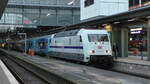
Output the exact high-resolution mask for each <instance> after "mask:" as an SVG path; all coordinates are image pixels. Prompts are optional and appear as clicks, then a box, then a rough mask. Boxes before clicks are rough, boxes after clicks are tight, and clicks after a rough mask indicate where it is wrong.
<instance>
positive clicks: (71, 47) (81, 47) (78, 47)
mask: <svg viewBox="0 0 150 84" xmlns="http://www.w3.org/2000/svg"><path fill="white" fill-rule="evenodd" d="M49 47H50V48H66V49H83V46H49Z"/></svg>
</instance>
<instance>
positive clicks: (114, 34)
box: [111, 26, 121, 57]
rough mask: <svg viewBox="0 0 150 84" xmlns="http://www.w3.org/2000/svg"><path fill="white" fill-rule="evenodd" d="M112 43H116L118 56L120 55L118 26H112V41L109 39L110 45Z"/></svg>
mask: <svg viewBox="0 0 150 84" xmlns="http://www.w3.org/2000/svg"><path fill="white" fill-rule="evenodd" d="M114 43H116V44H117V46H118V48H119V53H118V56H119V57H121V31H120V28H119V27H117V26H113V27H112V41H111V44H112V47H113V44H114Z"/></svg>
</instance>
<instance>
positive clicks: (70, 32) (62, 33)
mask: <svg viewBox="0 0 150 84" xmlns="http://www.w3.org/2000/svg"><path fill="white" fill-rule="evenodd" d="M79 31H80V29H76V30H71V31H63V32H59V33H56V34H55V36H54V38H56V37H66V36H75V35H77V34H78V32H79Z"/></svg>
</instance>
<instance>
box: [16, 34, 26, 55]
mask: <svg viewBox="0 0 150 84" xmlns="http://www.w3.org/2000/svg"><path fill="white" fill-rule="evenodd" d="M18 35H24V36H25V38H24V40H25V48H24V52H25V54H26V53H27V50H26V49H27V33H18Z"/></svg>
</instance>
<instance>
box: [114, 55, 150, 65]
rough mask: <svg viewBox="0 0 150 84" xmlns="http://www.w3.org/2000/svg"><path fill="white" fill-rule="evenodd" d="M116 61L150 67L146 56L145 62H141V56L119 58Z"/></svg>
mask: <svg viewBox="0 0 150 84" xmlns="http://www.w3.org/2000/svg"><path fill="white" fill-rule="evenodd" d="M116 61H119V62H127V63H134V64H141V65H148V66H150V61H147V57H146V56H144V57H143V60H141V56H128V57H123V58H118V59H117V60H116Z"/></svg>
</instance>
